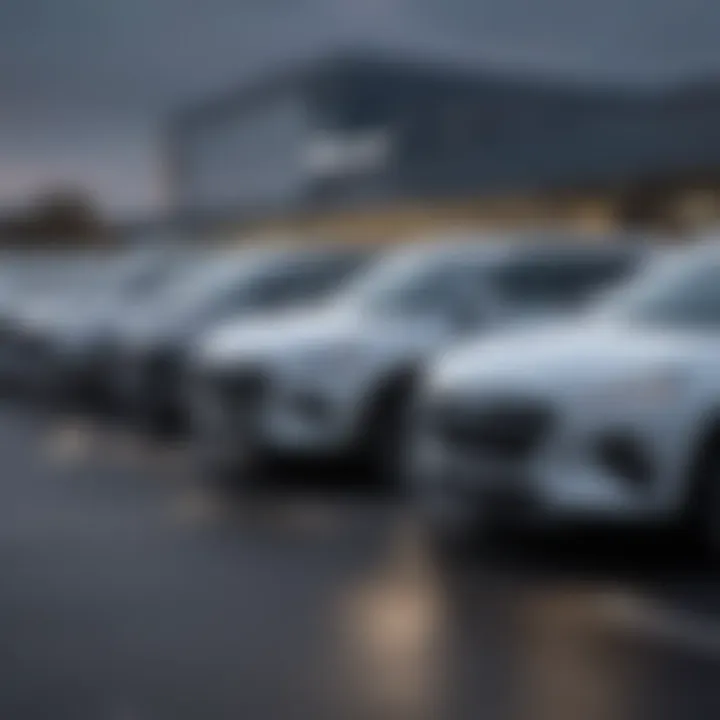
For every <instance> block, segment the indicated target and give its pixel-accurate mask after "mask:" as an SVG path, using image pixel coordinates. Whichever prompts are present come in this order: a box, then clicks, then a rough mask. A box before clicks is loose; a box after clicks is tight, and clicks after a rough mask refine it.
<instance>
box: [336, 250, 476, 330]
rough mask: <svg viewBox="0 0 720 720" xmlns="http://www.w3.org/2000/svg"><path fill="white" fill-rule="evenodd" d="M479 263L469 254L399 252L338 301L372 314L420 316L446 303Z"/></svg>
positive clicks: (354, 283) (372, 269)
mask: <svg viewBox="0 0 720 720" xmlns="http://www.w3.org/2000/svg"><path fill="white" fill-rule="evenodd" d="M481 262H482V261H481V260H479V254H478V255H473V254H472V253H448V254H447V255H445V254H440V253H437V252H428V253H408V254H404V253H403V254H399V255H396V256H395V257H393V258H390V259H388V260H386V261H384V262H381V263H380V264H378V265H376V266H374V267H373V268H371V269H370V270H369V271H368V272H367V273H365V274H363V276H362V277H360V278H358V279H357V281H355V282H353V283H351V285H350V287H348V288H347V290H346V292H345V294H344V296H343V298H342V299H341V302H342V303H343V304H344V305H345V306H346V307H349V308H351V309H354V310H356V311H359V312H362V313H367V314H371V315H385V316H413V315H422V314H424V313H426V312H428V311H432V310H433V309H435V308H437V307H438V306H440V305H442V304H443V303H444V302H446V300H447V299H448V298H450V297H451V296H452V295H453V293H454V291H455V289H456V288H457V287H458V283H459V282H462V281H463V279H464V278H465V277H469V276H471V275H474V276H476V277H477V275H478V266H479V265H480V263H481Z"/></svg>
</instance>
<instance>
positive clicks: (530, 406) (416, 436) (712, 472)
mask: <svg viewBox="0 0 720 720" xmlns="http://www.w3.org/2000/svg"><path fill="white" fill-rule="evenodd" d="M589 240H590V239H588V238H579V237H541V236H533V235H529V236H523V237H513V238H494V239H489V238H487V237H472V236H471V237H445V238H440V239H437V240H433V241H422V242H415V243H408V244H403V245H401V246H399V247H395V248H393V249H379V248H377V247H373V246H369V245H368V246H355V247H352V246H348V245H338V244H336V245H328V244H317V243H307V242H295V243H294V244H284V245H277V246H269V247H262V248H258V247H255V248H245V249H235V250H234V251H229V250H224V251H219V250H216V251H210V250H208V249H204V250H201V249H200V248H188V247H187V246H181V247H176V248H171V247H167V246H163V247H160V248H150V247H149V248H143V249H141V250H133V251H127V252H124V253H118V254H114V255H112V256H108V255H107V254H101V253H98V254H95V255H90V254H87V253H86V254H83V255H82V256H79V257H68V256H67V255H65V256H63V257H61V258H49V257H47V256H42V257H38V258H22V259H17V258H9V259H6V262H5V263H4V264H3V266H2V270H0V377H1V378H2V380H3V381H4V382H5V384H6V385H7V386H9V387H13V388H16V389H22V390H23V391H24V392H26V393H28V394H31V395H33V396H35V397H38V396H40V397H43V398H47V399H51V400H53V401H58V400H60V401H64V402H67V401H71V402H78V401H83V402H86V401H91V402H92V403H93V404H95V405H98V404H99V405H100V406H101V407H106V408H109V409H112V411H113V412H120V413H121V414H122V415H123V416H124V417H126V418H128V419H129V420H130V421H133V422H136V423H138V424H140V425H141V426H143V427H146V428H158V427H168V426H171V427H174V428H175V429H179V430H182V431H184V432H186V433H187V434H188V436H189V441H190V443H191V447H192V450H193V452H192V455H193V457H194V459H195V461H196V462H197V463H198V464H199V466H200V467H201V468H202V469H203V472H204V473H206V474H207V475H208V476H212V477H217V476H230V475H232V476H233V477H234V478H236V479H237V481H238V482H244V483H253V482H259V481H261V479H262V477H263V473H262V469H263V466H264V465H265V463H267V462H270V461H272V460H274V459H276V458H279V457H294V458H298V457H304V458H311V459H320V458H337V459H340V458H346V459H350V458H352V459H356V460H358V461H360V462H363V463H365V464H366V466H367V467H368V469H370V470H371V471H372V472H373V473H375V474H377V475H379V476H382V477H384V478H387V479H389V480H392V481H402V483H403V486H404V487H406V488H408V490H409V491H410V494H411V496H412V498H413V499H414V502H415V503H416V506H417V508H418V509H419V510H420V511H421V512H422V517H423V518H424V520H425V522H426V524H427V527H428V528H430V529H431V530H432V532H433V535H434V536H435V537H436V538H438V539H442V540H449V539H453V540H454V539H458V538H461V537H465V536H466V535H467V533H469V532H471V531H472V532H476V531H477V530H479V529H486V528H489V527H495V526H497V525H505V524H508V523H516V522H518V521H519V522H521V523H536V522H541V523H542V522H548V521H552V522H558V521H561V520H562V521H565V520H573V521H574V520H581V521H590V520H592V521H596V520H600V521H603V522H608V521H611V522H633V523H653V524H655V523H667V522H675V521H677V520H683V521H689V524H688V527H691V528H692V529H693V530H694V531H695V532H697V534H698V535H699V536H700V537H702V538H703V539H704V540H705V541H707V542H708V544H709V545H710V546H713V547H717V548H719V549H720V334H718V330H720V249H716V248H715V247H713V245H712V243H710V244H708V243H704V244H701V245H698V246H696V247H693V248H688V249H684V250H682V251H680V250H674V251H669V250H668V251H663V252H660V251H657V250H651V249H650V248H649V247H648V246H647V245H646V244H644V243H638V242H637V241H633V242H629V241H628V239H627V238H592V241H589Z"/></svg>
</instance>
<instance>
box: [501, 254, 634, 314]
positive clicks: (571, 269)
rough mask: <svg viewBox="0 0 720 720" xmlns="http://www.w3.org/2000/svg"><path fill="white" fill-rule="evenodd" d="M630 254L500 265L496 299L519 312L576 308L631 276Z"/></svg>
mask: <svg viewBox="0 0 720 720" xmlns="http://www.w3.org/2000/svg"><path fill="white" fill-rule="evenodd" d="M635 265H636V263H635V262H634V258H633V256H631V255H629V254H627V255H625V254H621V253H620V254H617V255H612V254H607V255H597V256H593V255H592V254H588V255H586V256H583V255H578V254H573V255H571V254H559V255H557V254H556V255H549V254H541V255H539V256H538V257H537V258H528V259H518V260H517V261H512V262H509V263H503V264H500V265H498V266H497V267H496V268H494V269H493V270H492V272H491V273H490V274H489V278H488V282H489V286H490V288H491V289H492V291H493V294H494V296H495V297H497V298H498V299H499V300H500V301H501V302H502V303H503V304H505V305H508V306H510V307H512V308H513V309H514V310H516V311H524V312H534V311H545V310H548V309H557V310H563V309H571V308H576V307H578V306H580V305H582V304H584V303H585V302H587V301H588V300H589V299H591V298H592V297H594V296H596V295H597V294H598V293H600V292H602V291H603V290H605V289H606V288H608V287H610V286H612V285H613V284H615V283H617V282H618V281H620V280H621V279H622V278H623V277H625V276H627V275H629V274H630V273H631V272H632V271H633V269H634V267H635Z"/></svg>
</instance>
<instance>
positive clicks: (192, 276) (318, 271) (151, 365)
mask: <svg viewBox="0 0 720 720" xmlns="http://www.w3.org/2000/svg"><path fill="white" fill-rule="evenodd" d="M372 253H373V250H372V248H371V247H369V246H368V247H362V246H341V245H338V244H330V243H322V242H319V243H312V242H310V243H307V242H300V241H298V242H297V243H296V244H295V245H287V244H284V245H278V246H274V247H266V248H262V247H255V248H243V249H240V250H237V249H236V250H225V251H217V252H210V253H208V254H207V255H206V257H205V258H204V259H200V258H199V259H198V261H197V262H195V263H193V264H192V266H190V267H186V268H185V270H184V271H183V272H180V273H179V274H178V277H175V278H174V279H173V280H172V281H171V282H169V283H168V284H167V285H166V286H165V287H164V288H163V290H162V292H160V293H159V294H158V295H157V296H156V297H154V298H153V301H152V302H151V303H150V304H149V305H146V304H143V305H142V306H141V307H139V308H137V309H136V310H135V311H134V312H131V313H128V316H127V317H126V318H125V319H124V322H123V323H122V324H121V325H120V326H119V327H118V328H116V333H115V337H114V339H113V342H114V343H115V345H116V346H117V348H118V352H117V356H116V361H115V363H114V368H115V369H114V374H113V378H112V380H113V383H114V386H115V393H114V394H115V396H116V397H117V398H118V399H119V401H120V404H121V405H123V406H124V407H125V409H126V410H127V412H126V415H128V416H129V417H130V418H131V419H135V420H139V421H141V422H142V423H143V424H145V425H146V426H147V427H148V428H149V429H151V430H162V429H173V430H179V429H182V428H183V427H184V425H185V419H186V398H187V391H186V372H187V367H186V366H187V360H188V357H189V353H190V350H191V348H192V347H193V343H194V342H195V340H196V338H197V337H198V336H200V335H201V334H202V333H204V332H206V331H208V330H209V329H210V328H212V327H214V326H215V325H216V324H217V323H221V322H223V321H228V320H230V319H234V318H240V317H245V318H247V317H250V316H254V317H262V318H267V317H268V316H270V315H272V314H273V313H276V312H279V311H281V310H284V309H286V308H288V307H298V306H304V305H307V304H313V303H316V302H318V301H319V299H320V298H322V297H323V296H324V295H325V294H327V293H330V292H332V291H333V289H334V288H335V287H336V286H337V284H338V283H340V282H342V281H343V280H344V279H345V278H347V277H349V276H350V275H351V274H352V273H354V272H356V271H357V270H358V269H359V268H360V267H361V266H362V265H363V264H364V263H365V262H367V261H368V260H369V258H370V256H371V255H372Z"/></svg>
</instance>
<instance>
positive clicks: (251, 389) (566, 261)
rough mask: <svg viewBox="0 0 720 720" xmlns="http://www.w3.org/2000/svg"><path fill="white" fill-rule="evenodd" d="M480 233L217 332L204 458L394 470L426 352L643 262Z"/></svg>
mask: <svg viewBox="0 0 720 720" xmlns="http://www.w3.org/2000/svg"><path fill="white" fill-rule="evenodd" d="M481 240H482V241H481V242H477V241H476V242H469V241H462V242H454V243H450V242H446V243H442V244H441V243H435V244H424V245H419V246H418V245H414V246H411V247H405V248H403V249H400V250H396V251H394V252H392V253H390V255H389V256H388V257H385V258H384V259H382V260H380V261H379V262H378V263H377V264H376V265H375V266H373V267H372V268H370V270H369V271H366V274H365V275H364V276H362V277H360V278H358V279H357V280H356V281H355V282H353V283H351V284H350V286H349V287H347V288H346V289H345V291H343V292H341V293H340V294H339V296H337V297H336V298H334V302H333V303H332V304H330V305H326V306H325V307H323V308H320V309H316V310H313V311H306V312H300V313H291V314H290V315H288V316H285V317H283V318H276V319H274V320H272V319H270V320H263V321H258V322H255V323H247V322H245V323H239V324H235V325H231V326H228V327H226V328H223V329H221V330H219V331H217V332H215V333H213V334H212V335H211V336H210V337H209V338H207V339H206V341H205V342H204V343H203V345H202V347H201V348H200V351H199V352H198V354H197V357H196V368H195V373H196V382H195V389H194V391H193V395H194V399H193V400H192V406H193V408H194V411H193V415H194V423H193V426H194V428H195V439H196V446H197V447H198V449H199V451H200V456H201V457H202V458H203V459H204V462H206V463H207V464H209V465H211V466H212V467H215V468H218V467H220V468H222V467H234V466H235V465H237V464H238V463H239V460H240V459H243V460H247V459H248V455H252V456H253V457H255V458H257V456H258V454H265V453H267V454H269V455H280V456H291V457H308V458H315V459H320V458H354V457H361V458H363V459H365V460H370V462H371V465H372V467H373V469H374V470H376V471H380V472H382V473H386V474H388V475H390V474H395V473H396V471H397V462H398V460H399V457H400V453H399V450H400V448H401V447H402V443H401V441H400V433H402V432H403V428H404V420H405V417H406V414H407V409H408V404H409V400H410V398H411V395H412V392H413V390H414V385H415V381H416V378H417V373H418V372H419V371H420V370H421V369H422V367H423V366H424V363H425V362H426V361H427V360H428V359H429V358H431V357H433V356H434V355H435V354H436V353H438V352H439V351H441V350H442V349H443V348H445V347H446V346H448V345H449V344H452V343H454V342H456V341H457V340H458V339H459V338H462V337H464V336H468V335H472V334H476V333H478V332H489V331H491V330H492V329H493V328H497V327H501V326H507V325H508V324H509V323H512V322H513V321H521V320H522V321H527V319H528V318H535V316H537V315H541V314H544V313H548V312H551V311H552V312H557V311H560V310H567V309H569V308H570V307H575V306H576V305H577V304H578V303H581V302H582V301H583V300H585V299H586V298H587V296H588V295H590V294H592V293H593V292H595V291H598V290H599V289H600V288H602V287H605V286H607V285H608V284H610V283H614V282H617V281H618V280H619V279H620V278H622V277H625V276H627V275H628V274H629V273H630V272H631V271H632V270H633V269H634V268H635V267H636V264H637V260H638V253H637V252H636V251H634V250H631V249H628V248H621V247H618V246H611V245H610V246H590V247H582V246H574V247H573V246H571V245H561V246H558V245H557V244H555V245H552V246H551V245H549V244H547V243H546V244H536V245H527V244H525V245H523V244H512V243H509V244H503V245H497V244H496V245H493V244H490V243H488V242H487V240H486V239H481Z"/></svg>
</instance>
